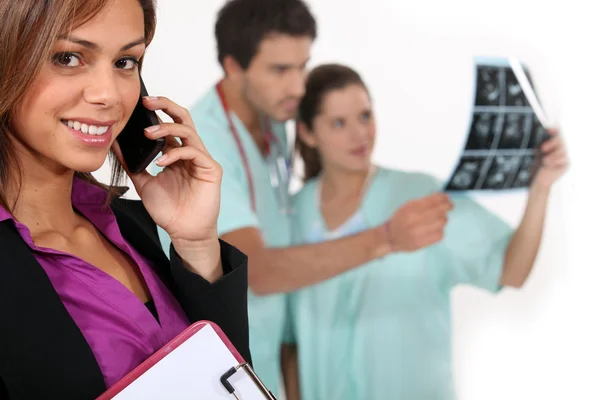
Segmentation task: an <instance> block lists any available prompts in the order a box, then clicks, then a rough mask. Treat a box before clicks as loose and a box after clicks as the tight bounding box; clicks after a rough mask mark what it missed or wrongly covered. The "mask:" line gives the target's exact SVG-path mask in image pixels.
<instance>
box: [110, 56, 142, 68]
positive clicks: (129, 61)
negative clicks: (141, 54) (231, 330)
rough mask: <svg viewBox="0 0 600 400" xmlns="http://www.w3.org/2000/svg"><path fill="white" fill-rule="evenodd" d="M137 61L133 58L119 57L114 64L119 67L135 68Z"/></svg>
mask: <svg viewBox="0 0 600 400" xmlns="http://www.w3.org/2000/svg"><path fill="white" fill-rule="evenodd" d="M139 63H140V62H139V61H138V60H136V59H135V58H121V59H120V60H119V61H117V62H116V63H115V66H116V67H117V68H119V69H125V70H131V69H135V68H136V67H137V66H138V65H139Z"/></svg>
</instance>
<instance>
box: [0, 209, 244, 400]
mask: <svg viewBox="0 0 600 400" xmlns="http://www.w3.org/2000/svg"><path fill="white" fill-rule="evenodd" d="M111 208H112V210H113V212H114V213H115V215H116V217H117V221H118V224H119V227H120V229H121V233H122V235H123V237H124V238H125V239H126V240H127V241H128V242H129V243H130V244H131V245H132V246H133V247H135V249H137V250H138V251H139V252H140V253H142V254H143V255H144V256H145V257H147V258H148V259H149V260H150V261H151V262H153V265H154V266H155V268H156V269H157V271H158V273H159V274H160V276H161V278H162V279H163V280H164V282H165V283H166V284H167V286H168V287H169V288H170V289H171V290H172V292H173V293H174V294H175V296H176V297H177V299H178V300H179V303H180V304H181V305H182V307H183V309H184V310H185V313H186V314H187V316H188V318H189V319H190V321H191V322H195V321H198V320H210V321H213V322H215V323H216V324H217V325H219V326H220V327H221V328H222V329H223V331H224V333H225V334H226V335H227V337H228V338H229V339H230V340H231V342H232V343H233V345H234V346H235V347H236V348H237V350H238V351H239V352H240V354H241V355H242V357H244V359H245V360H246V361H248V362H251V360H250V350H249V343H248V311H247V289H248V277H247V265H248V264H247V258H246V256H245V255H244V254H242V253H241V252H239V251H238V250H237V249H235V248H234V247H232V246H230V245H228V244H227V243H225V242H223V241H221V257H222V264H223V273H224V276H223V277H222V278H221V279H220V280H219V281H217V282H215V283H214V284H212V285H211V284H210V283H208V282H207V281H206V280H204V279H203V278H202V277H200V276H199V275H196V274H194V273H192V272H190V271H189V270H187V269H186V268H185V267H184V266H183V265H182V263H181V261H180V259H179V257H178V256H177V254H176V253H175V252H174V250H173V248H172V247H171V261H169V259H168V258H167V257H166V255H165V254H164V252H163V250H162V248H161V246H160V241H159V239H158V230H157V228H156V224H155V223H154V221H152V219H151V218H150V215H149V214H148V213H147V212H146V210H145V209H144V207H143V205H142V202H141V201H134V200H124V199H115V200H113V202H112V204H111ZM106 389H107V388H106V386H105V383H104V378H103V375H102V372H101V370H100V367H99V366H98V364H97V362H96V359H95V357H94V355H93V353H92V351H91V349H90V347H89V345H88V343H87V341H86V340H85V338H84V336H83V335H82V333H81V331H80V330H79V328H78V327H77V325H76V324H75V322H74V321H73V319H72V318H71V316H70V315H69V313H68V312H67V310H66V308H65V307H64V306H63V304H62V302H61V300H60V298H59V297H58V295H57V293H56V291H55V290H54V287H53V286H52V284H51V283H50V280H49V279H48V277H47V275H46V274H45V272H44V270H43V269H42V267H41V266H40V264H39V263H38V262H37V261H36V259H35V258H34V256H33V253H32V252H31V249H30V248H29V247H28V246H27V244H26V243H25V242H24V241H23V240H22V239H21V237H20V236H19V234H18V232H17V231H16V229H15V228H14V224H12V223H11V222H10V221H4V222H0V399H8V398H9V399H11V400H29V399H31V400H34V399H35V400H38V399H61V400H68V399H74V400H75V399H77V400H82V399H83V400H85V399H95V398H96V397H97V396H99V395H100V394H102V393H103V392H104V391H105V390H106Z"/></svg>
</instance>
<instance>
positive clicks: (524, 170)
mask: <svg viewBox="0 0 600 400" xmlns="http://www.w3.org/2000/svg"><path fill="white" fill-rule="evenodd" d="M475 76H476V78H475V79H476V84H475V94H474V104H473V110H472V114H471V121H470V127H469V129H468V132H467V135H466V136H467V139H466V141H465V145H464V149H463V151H462V154H461V156H460V158H459V160H458V162H457V165H456V167H455V168H454V170H453V172H452V175H451V176H450V179H449V180H448V182H447V184H446V190H447V191H498V190H512V189H524V188H527V187H529V185H530V184H531V181H532V179H533V178H534V177H535V174H536V172H537V168H538V166H539V162H540V151H539V146H540V145H541V143H542V142H543V141H545V140H546V139H548V138H549V135H548V131H547V128H548V126H547V120H546V117H545V115H544V114H543V110H542V109H541V106H540V103H539V101H538V100H537V96H536V94H535V90H534V88H533V83H532V81H531V76H530V74H529V71H528V69H527V68H526V67H524V66H523V65H522V64H521V63H520V62H519V61H518V60H515V59H483V58H477V59H476V60H475Z"/></svg>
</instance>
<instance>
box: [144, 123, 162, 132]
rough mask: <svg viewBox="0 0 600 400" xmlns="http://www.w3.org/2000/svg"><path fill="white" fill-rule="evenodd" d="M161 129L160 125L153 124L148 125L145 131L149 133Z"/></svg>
mask: <svg viewBox="0 0 600 400" xmlns="http://www.w3.org/2000/svg"><path fill="white" fill-rule="evenodd" d="M159 129H160V125H153V126H149V127H147V128H146V129H145V131H146V132H148V133H152V132H156V131H157V130H159Z"/></svg>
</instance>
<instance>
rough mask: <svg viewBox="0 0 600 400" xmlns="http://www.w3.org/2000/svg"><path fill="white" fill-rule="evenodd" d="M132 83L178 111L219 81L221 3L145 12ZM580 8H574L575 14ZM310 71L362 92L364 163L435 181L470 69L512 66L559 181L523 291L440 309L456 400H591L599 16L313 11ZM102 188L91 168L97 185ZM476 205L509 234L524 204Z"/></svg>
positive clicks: (577, 3)
mask: <svg viewBox="0 0 600 400" xmlns="http://www.w3.org/2000/svg"><path fill="white" fill-rule="evenodd" d="M158 3H159V7H160V9H159V24H158V31H157V35H156V39H155V41H154V43H153V44H152V45H151V47H150V49H149V50H148V56H147V59H146V64H145V67H144V68H145V69H144V79H145V81H146V86H147V87H148V90H149V91H150V92H151V94H160V95H165V96H169V97H171V98H172V99H173V100H175V101H177V102H179V103H180V104H182V105H184V106H190V105H191V104H192V103H193V102H194V101H195V100H196V99H197V98H198V97H199V96H201V95H202V94H203V93H204V92H205V91H206V90H207V89H208V88H209V87H210V86H211V85H213V84H214V82H215V81H216V80H217V79H218V78H219V77H220V68H219V66H218V63H217V61H216V51H215V47H216V44H215V40H214V36H213V29H214V19H215V14H216V11H217V9H218V8H219V7H220V6H221V5H222V4H223V1H222V0H201V1H193V0H159V1H158ZM586 3H587V4H586ZM309 4H310V5H311V6H312V7H313V11H314V13H315V15H316V17H317V19H318V23H319V38H318V40H317V42H316V44H315V47H314V50H313V58H312V62H311V64H312V65H315V64H317V63H321V62H332V61H333V62H342V63H346V64H349V65H351V66H353V67H355V68H356V69H358V71H359V72H360V73H361V74H362V75H363V77H364V78H365V80H366V81H367V83H368V85H369V86H370V88H371V92H372V95H373V97H374V100H375V107H376V114H377V117H378V125H379V129H378V134H379V137H378V143H377V147H376V150H375V155H374V157H375V161H376V162H378V163H380V164H384V165H386V166H390V167H397V168H404V169H411V170H415V169H416V170H424V171H427V172H430V173H433V174H435V175H436V176H437V177H439V178H440V179H446V178H447V177H448V176H449V174H450V172H451V169H452V167H453V166H454V163H455V162H456V158H457V157H458V154H459V151H460V149H461V148H462V146H463V143H464V135H465V129H466V128H467V124H468V122H469V119H468V118H469V115H468V112H469V106H470V102H471V96H472V90H473V67H472V57H473V56H475V55H485V56H509V55H516V56H518V57H520V58H521V59H522V60H523V61H524V62H525V63H526V64H527V65H528V66H529V68H530V70H531V73H532V76H533V80H534V83H535V85H536V87H537V89H538V93H539V95H540V98H541V101H542V104H543V105H544V106H545V108H546V111H547V114H549V115H550V117H551V118H552V119H553V121H554V122H556V123H557V124H558V125H559V126H560V128H561V131H562V133H563V135H564V137H565V140H566V142H567V145H568V148H569V151H570V155H571V159H572V167H571V169H570V171H569V173H568V175H567V176H566V177H565V178H563V180H562V181H561V182H560V184H559V185H557V186H556V188H555V190H554V192H553V196H552V201H551V204H550V207H549V211H548V220H547V225H546V229H545V236H544V241H543V245H542V250H541V253H540V256H539V258H538V262H537V264H536V266H535V270H534V272H533V274H532V275H531V277H530V279H529V281H528V283H527V284H526V286H525V287H524V288H523V289H522V290H520V291H512V290H511V291H506V292H504V293H502V294H501V295H499V296H497V297H492V296H489V295H487V294H485V293H482V292H479V291H476V290H473V289H470V288H460V289H458V290H457V291H456V292H455V294H454V297H453V300H454V305H453V313H454V322H455V326H454V346H455V347H454V348H455V366H456V381H457V386H458V390H459V398H460V399H461V400H463V399H464V400H482V399H485V400H495V399H514V400H521V399H527V400H530V399H550V398H552V399H554V398H556V399H558V398H560V399H600V387H599V386H600V380H599V376H600V367H599V365H598V359H599V358H600V344H599V343H598V339H599V338H600V323H599V320H600V313H599V312H598V305H600V290H598V289H597V286H598V285H597V282H598V278H599V277H600V257H599V256H598V255H597V251H596V249H597V248H598V246H599V243H597V242H598V238H599V237H600V235H599V234H598V226H599V224H600V212H599V210H598V206H597V198H598V196H597V195H596V196H592V194H591V191H592V188H594V189H595V187H596V184H597V182H598V174H597V171H599V168H598V166H597V162H596V161H597V159H598V153H597V146H598V143H599V140H598V134H599V132H598V126H597V124H596V118H594V117H595V116H596V115H599V114H600V113H599V112H598V111H599V109H600V99H599V97H598V96H599V95H600V78H599V74H598V65H599V62H600V56H599V50H598V49H599V47H598V44H597V40H598V38H600V28H599V27H600V24H598V17H599V16H600V12H598V11H595V10H593V8H594V9H595V6H594V5H593V4H594V3H593V2H587V1H586V2H584V1H583V0H570V1H568V2H565V1H563V2H560V3H555V4H549V2H546V1H542V0H520V1H517V0H507V1H504V2H492V1H489V0H455V1H451V2H450V1H444V0H419V1H411V2H406V1H398V0H369V1H365V0H318V1H317V0H313V1H309ZM97 176H98V177H100V178H101V179H102V180H106V179H107V170H106V169H105V168H103V169H102V170H101V171H99V172H98V174H97ZM480 200H481V201H482V202H483V203H484V204H485V205H487V206H489V207H490V208H492V209H493V210H494V211H496V212H498V213H499V214H501V215H502V216H504V217H505V218H506V219H507V220H509V221H510V222H511V223H512V224H516V223H517V222H518V220H519V218H520V216H521V213H522V210H523V206H524V201H525V195H524V194H510V195H506V194H505V195H495V196H486V197H481V198H480Z"/></svg>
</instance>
